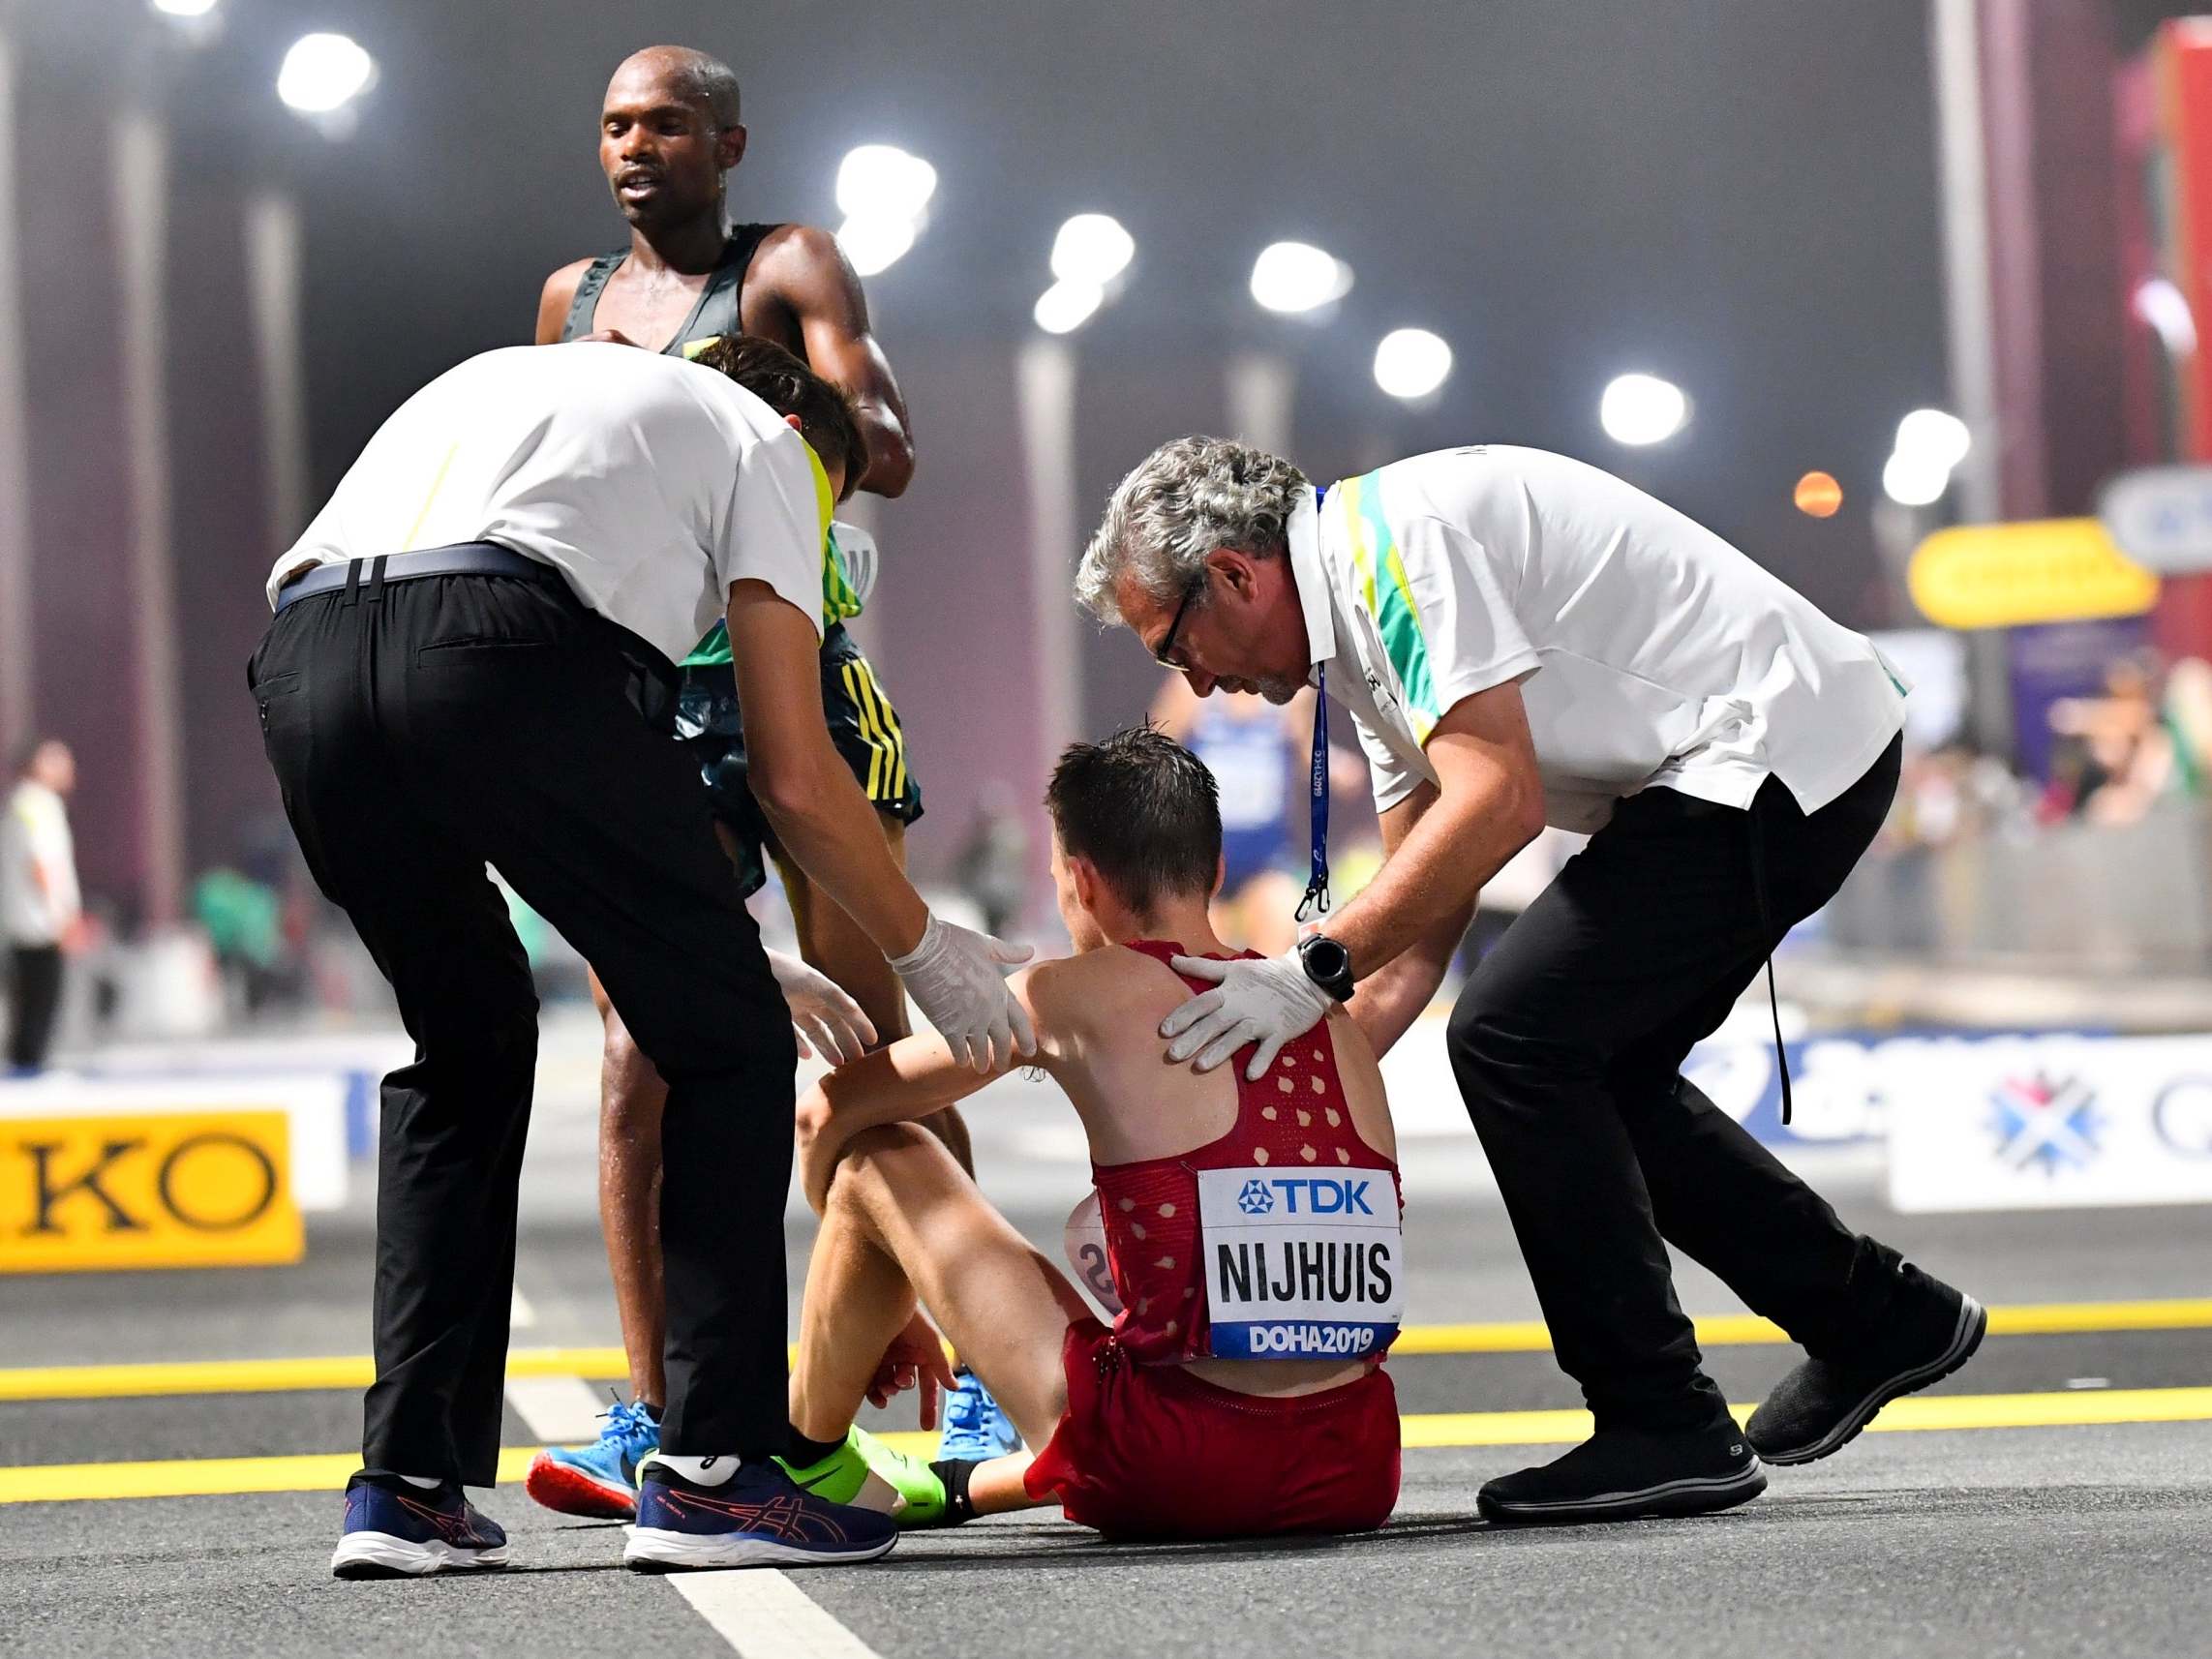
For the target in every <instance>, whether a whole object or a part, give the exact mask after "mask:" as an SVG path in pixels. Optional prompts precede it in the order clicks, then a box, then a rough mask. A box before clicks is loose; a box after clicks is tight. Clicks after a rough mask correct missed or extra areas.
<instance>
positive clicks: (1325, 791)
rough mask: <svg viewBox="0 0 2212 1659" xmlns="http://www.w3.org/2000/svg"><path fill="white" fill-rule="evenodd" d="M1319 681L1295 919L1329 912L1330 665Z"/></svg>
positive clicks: (1324, 489) (1322, 493)
mask: <svg viewBox="0 0 2212 1659" xmlns="http://www.w3.org/2000/svg"><path fill="white" fill-rule="evenodd" d="M1328 494H1329V487H1328V486H1327V485H1326V484H1323V485H1322V486H1321V487H1320V488H1319V489H1318V490H1316V491H1315V492H1314V508H1315V510H1316V511H1317V512H1318V511H1319V509H1320V505H1321V503H1322V502H1323V501H1324V500H1326V499H1327V498H1328ZM1315 681H1316V683H1315V691H1314V766H1313V770H1312V771H1311V772H1309V773H1308V774H1307V779H1308V783H1309V785H1310V787H1311V788H1312V790H1313V802H1312V805H1313V827H1314V839H1313V860H1314V861H1313V870H1312V873H1311V874H1310V875H1309V876H1308V877H1307V880H1306V892H1305V896H1304V897H1303V898H1301V899H1299V900H1298V909H1297V912H1296V914H1295V915H1294V916H1293V917H1292V918H1291V920H1293V921H1304V920H1306V919H1307V918H1308V917H1312V916H1326V915H1328V913H1329V671H1328V668H1327V666H1326V665H1323V667H1322V668H1321V670H1320V672H1319V673H1318V675H1317V676H1316V677H1315Z"/></svg>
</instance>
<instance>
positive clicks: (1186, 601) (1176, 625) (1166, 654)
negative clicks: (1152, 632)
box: [1152, 570, 1206, 674]
mask: <svg viewBox="0 0 2212 1659" xmlns="http://www.w3.org/2000/svg"><path fill="white" fill-rule="evenodd" d="M1205 587H1206V573H1205V572H1204V571H1203V570H1200V571H1199V572H1198V574H1197V580H1195V581H1194V582H1192V584H1191V585H1190V587H1188V588H1184V589H1183V602H1182V603H1181V604H1180V605H1177V606H1176V607H1175V616H1174V618H1173V619H1172V620H1171V621H1169V622H1168V624H1167V632H1166V633H1164V634H1162V635H1161V636H1160V643H1159V645H1158V646H1156V647H1154V648H1153V651H1152V660H1153V661H1154V662H1156V663H1158V664H1159V665H1160V666H1161V667H1162V668H1165V669H1169V670H1171V671H1173V672H1174V673H1176V674H1189V673H1190V672H1191V665H1190V664H1189V663H1187V662H1185V661H1184V660H1183V659H1182V658H1181V657H1179V656H1177V655H1176V654H1175V636H1176V635H1177V634H1179V633H1181V632H1182V630H1183V618H1184V616H1185V615H1186V614H1187V613H1188V612H1189V611H1190V609H1191V601H1192V600H1194V599H1196V598H1197V596H1198V595H1199V594H1200V593H1202V592H1204V591H1205Z"/></svg>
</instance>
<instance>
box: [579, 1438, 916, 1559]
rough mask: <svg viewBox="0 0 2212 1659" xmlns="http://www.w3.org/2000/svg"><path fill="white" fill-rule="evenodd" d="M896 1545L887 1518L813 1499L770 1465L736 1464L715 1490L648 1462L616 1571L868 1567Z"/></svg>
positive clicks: (892, 1525) (765, 1462)
mask: <svg viewBox="0 0 2212 1659" xmlns="http://www.w3.org/2000/svg"><path fill="white" fill-rule="evenodd" d="M897 1542H898V1524H897V1523H895V1522H894V1521H893V1520H892V1518H891V1517H890V1516H888V1515H882V1514H878V1513H877V1512H876V1511H875V1510H872V1509H861V1508H859V1507H857V1506H855V1505H853V1504H848V1503H832V1502H830V1501H829V1499H827V1498H823V1497H817V1496H815V1495H814V1493H810V1492H808V1491H807V1490H806V1489H805V1488H804V1487H802V1486H800V1485H799V1484H798V1483H796V1482H795V1481H793V1480H792V1478H791V1476H790V1474H789V1473H788V1472H786V1471H785V1469H784V1468H783V1466H782V1465H781V1464H780V1463H776V1462H775V1461H774V1460H773V1459H763V1460H762V1461H761V1462H759V1463H741V1464H740V1465H739V1467H738V1472H737V1473H736V1474H734V1475H732V1476H731V1477H730V1478H729V1479H728V1480H726V1481H724V1482H723V1483H722V1484H721V1485H720V1486H702V1485H700V1484H699V1483H698V1482H696V1481H690V1480H686V1479H684V1478H683V1477H682V1475H680V1474H678V1473H677V1472H676V1471H675V1470H674V1469H672V1468H670V1467H668V1465H667V1464H665V1463H661V1462H660V1461H659V1460H657V1459H653V1460H651V1461H649V1462H648V1463H646V1465H645V1467H644V1469H643V1470H641V1471H640V1479H639V1482H638V1520H637V1524H636V1525H635V1526H633V1527H631V1528H630V1541H629V1546H628V1547H627V1548H626V1549H624V1550H623V1552H622V1565H623V1566H625V1567H632V1568H635V1569H636V1570H638V1571H639V1572H643V1573H665V1572H674V1571H682V1570H685V1569H689V1568H696V1567H833V1566H840V1565H844V1564H846V1563H850V1562H855V1561H872V1560H874V1559H875V1558H876V1557H877V1556H879V1555H886V1554H889V1553H891V1548H892V1546H893V1545H894V1544H896V1543H897Z"/></svg>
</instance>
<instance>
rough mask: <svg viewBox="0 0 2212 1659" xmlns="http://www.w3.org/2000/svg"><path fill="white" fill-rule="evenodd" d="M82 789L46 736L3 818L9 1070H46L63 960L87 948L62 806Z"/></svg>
mask: <svg viewBox="0 0 2212 1659" xmlns="http://www.w3.org/2000/svg"><path fill="white" fill-rule="evenodd" d="M75 788H76V757H75V756H74V755H72V754H71V753H70V752H69V745H68V744H67V743H64V742H62V741H60V740H59V739H53V738H46V739H41V740H39V741H37V742H34V743H33V744H32V745H31V746H30V747H29V748H28V749H27V750H25V751H24V753H23V755H22V758H21V760H20V761H19V762H18V764H17V765H16V768H15V787H14V788H13V789H12V790H11V791H10V793H9V796H8V812H7V816H6V817H5V818H0V931H4V932H5V933H6V936H7V942H8V1070H9V1071H11V1072H12V1073H15V1074H27V1073H29V1072H33V1071H40V1070H41V1069H43V1068H44V1067H45V1063H46V1051H47V1049H48V1048H49V1047H50V1046H51V1045H52V1042H53V1034H54V1017H55V1015H56V1014H57V1013H58V1012H59V1011H60V1009H61V990H62V957H63V956H64V955H65V954H71V953H75V952H76V950H80V949H81V948H82V946H83V943H84V907H83V902H82V899H81V897H80V896H79V894H78V892H77V887H76V847H75V844H74V843H73V842H72V841H71V839H70V833H69V808H68V807H67V806H66V805H65V804H64V801H65V800H66V799H67V797H68V796H69V794H70V792H71V791H72V790H74V789H75Z"/></svg>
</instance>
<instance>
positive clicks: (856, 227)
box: [837, 217, 917, 277]
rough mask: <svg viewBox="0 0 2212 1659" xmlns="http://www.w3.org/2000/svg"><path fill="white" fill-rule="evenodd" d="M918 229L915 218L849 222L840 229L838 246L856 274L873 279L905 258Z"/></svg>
mask: <svg viewBox="0 0 2212 1659" xmlns="http://www.w3.org/2000/svg"><path fill="white" fill-rule="evenodd" d="M916 229H917V226H916V225H915V223H914V221H912V220H911V219H887V218H882V217H877V218H868V219H848V220H846V221H845V222H844V224H842V225H840V226H837V246H838V247H840V248H842V249H843V250H844V251H845V258H846V261H847V262H848V263H849V264H851V266H852V267H853V270H854V272H855V274H856V275H859V276H864V277H872V276H874V275H875V274H876V273H877V272H878V271H888V270H890V269H891V267H892V266H894V265H895V264H897V263H898V261H899V260H900V259H901V258H903V257H905V255H906V251H907V249H909V248H911V247H913V246H914V236H915V232H916Z"/></svg>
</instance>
